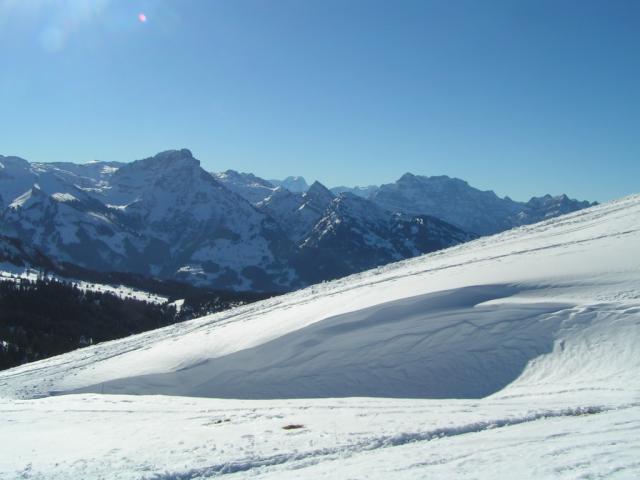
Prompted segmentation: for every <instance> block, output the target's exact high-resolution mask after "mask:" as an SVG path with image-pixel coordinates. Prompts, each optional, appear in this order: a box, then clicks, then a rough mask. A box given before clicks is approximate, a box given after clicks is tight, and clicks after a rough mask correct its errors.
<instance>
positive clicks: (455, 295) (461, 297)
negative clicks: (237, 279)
mask: <svg viewBox="0 0 640 480" xmlns="http://www.w3.org/2000/svg"><path fill="white" fill-rule="evenodd" d="M639 342H640V196H632V197H627V198H625V199H622V200H620V201H617V202H611V203H608V204H605V205H601V206H597V207H593V208H590V209H587V210H583V211H580V212H576V213H573V214H569V215H566V216H563V217H559V218H557V219H554V220H550V221H546V222H543V223H539V224H536V225H532V226H527V227H521V228H518V229H515V230H511V231H508V232H505V233H503V234H500V235H497V236H493V237H485V238H481V239H479V240H476V241H473V242H470V243H467V244H463V245H460V246H457V247H453V248H450V249H448V250H444V251H440V252H437V253H433V254H429V255H425V256H422V257H419V258H415V259H412V260H407V261H404V262H400V263H397V264H393V265H389V266H387V267H384V268H380V269H377V270H374V271H369V272H365V273H363V274H359V275H354V276H351V277H347V278H345V279H341V280H338V281H335V282H331V283H328V284H322V285H318V286H314V287H310V288H308V289H305V290H302V291H299V292H296V293H293V294H289V295H286V296H282V297H278V298H274V299H271V300H267V301H264V302H260V303H256V304H252V305H249V306H246V307H241V308H239V309H235V310H233V311H230V312H224V313H221V314H217V315H212V316H209V317H204V318H201V319H198V320H193V321H190V322H186V323H183V324H179V325H175V326H171V327H167V328H164V329H161V330H157V331H154V332H149V333H146V334H142V335H137V336H134V337H129V338H127V339H123V340H119V341H114V342H109V343H105V344H101V345H96V346H94V347H90V348H86V349H83V350H79V351H76V352H72V353H70V354H66V355H63V356H60V357H56V358H52V359H48V360H44V361H41V362H36V363H34V364H29V365H24V366H21V367H18V368H15V369H12V370H9V371H6V372H2V373H0V397H4V400H2V401H1V402H0V410H1V411H2V414H1V415H0V418H1V420H0V427H1V428H2V429H3V432H7V435H9V437H10V438H12V445H11V447H10V453H11V454H10V455H6V456H0V472H7V476H9V477H11V476H18V475H24V476H27V477H28V475H33V476H37V475H38V474H42V475H44V476H46V477H47V478H65V477H69V476H85V477H87V476H99V475H101V474H102V475H105V474H106V473H105V472H109V475H108V476H109V477H111V478H140V477H147V478H165V479H175V478H208V477H213V476H220V475H229V476H231V477H232V478H244V477H246V476H249V475H251V476H256V477H257V478H271V477H273V478H329V477H331V478H425V477H428V478H451V477H457V478H496V477H511V478H514V477H515V478H523V477H524V478H576V477H579V476H580V477H583V478H596V477H598V476H601V477H607V478H636V477H638V475H640V462H638V458H640V440H639V439H640V351H639V349H638V348H637V345H638V344H639ZM62 393H80V394H79V395H71V396H56V397H52V398H41V399H37V400H18V399H33V398H37V397H42V396H49V395H53V394H55V395H60V394H62ZM101 393H119V394H165V395H181V396H185V397H193V396H200V397H218V398H228V399H237V398H242V399H245V400H242V401H240V400H220V399H212V398H200V399H195V398H177V397H171V396H170V397H146V396H145V397H131V396H111V395H100V394H101ZM363 396H373V397H396V399H389V398H357V397H363ZM309 397H322V398H318V399H315V400H309V399H307V400H305V399H304V398H309ZM326 397H332V398H331V399H327V398H326ZM354 397H355V398H354ZM278 398H281V399H282V398H285V399H288V400H276V399H278ZM52 412H55V415H51V413H52ZM89 422H90V423H89ZM88 425H91V427H89V426H88ZM94 425H95V427H94ZM287 425H294V426H295V425H299V426H300V428H293V429H284V428H283V427H285V426H287ZM56 436H58V437H59V436H65V438H71V439H72V440H71V441H72V442H73V445H75V448H67V447H66V446H65V448H63V447H62V446H58V445H52V443H54V444H55V442H52V439H53V438H56ZM123 439H124V440H123ZM34 452H35V453H34Z"/></svg>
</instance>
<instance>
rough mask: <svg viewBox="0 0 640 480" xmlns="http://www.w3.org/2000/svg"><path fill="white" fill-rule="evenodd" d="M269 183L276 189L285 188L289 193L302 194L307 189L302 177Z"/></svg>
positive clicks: (270, 181) (307, 186)
mask: <svg viewBox="0 0 640 480" xmlns="http://www.w3.org/2000/svg"><path fill="white" fill-rule="evenodd" d="M269 183H271V184H272V185H275V186H276V187H282V188H286V189H287V190H289V191H290V192H294V193H304V192H306V191H307V190H308V189H309V185H308V184H307V181H306V180H305V179H304V177H293V176H292V177H287V178H285V179H284V180H269Z"/></svg>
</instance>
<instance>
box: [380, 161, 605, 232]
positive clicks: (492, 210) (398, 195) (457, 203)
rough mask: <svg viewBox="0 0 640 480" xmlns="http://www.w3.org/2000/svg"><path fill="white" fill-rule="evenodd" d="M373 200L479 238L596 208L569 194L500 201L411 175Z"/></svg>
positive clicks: (457, 184)
mask: <svg viewBox="0 0 640 480" xmlns="http://www.w3.org/2000/svg"><path fill="white" fill-rule="evenodd" d="M370 199H371V200H373V201H374V202H376V203H377V204H378V205H380V206H382V207H383V208H386V209H387V210H390V211H394V212H403V213H407V214H411V215H431V216H434V217H437V218H439V219H441V220H444V221H445V222H448V223H451V224H453V225H455V226H457V227H459V228H461V229H463V230H465V231H467V232H473V233H476V234H478V235H490V234H493V233H497V232H501V231H504V230H508V229H510V228H513V227H515V226H520V225H525V224H529V223H534V222H537V221H540V220H543V219H546V218H551V217H553V216H557V215H561V214H564V213H569V212H573V211H576V210H580V209H582V208H586V207H589V206H591V205H593V204H591V203H590V202H581V201H578V200H571V199H569V198H567V197H566V196H565V195H561V196H558V197H551V196H550V195H546V196H544V197H541V198H536V197H534V198H532V199H531V200H529V201H528V202H526V203H522V202H516V201H513V200H511V199H510V198H509V197H505V198H500V197H498V196H497V195H496V194H495V193H494V192H492V191H481V190H478V189H476V188H474V187H472V186H470V185H469V184H468V183H467V182H465V181H464V180H460V179H458V178H451V177H447V176H446V175H443V176H434V177H424V176H419V175H413V174H411V173H406V174H404V175H403V176H402V177H400V179H399V180H398V181H396V182H394V183H389V184H385V185H381V186H380V187H379V188H378V189H377V190H375V191H374V192H373V193H372V195H371V197H370Z"/></svg>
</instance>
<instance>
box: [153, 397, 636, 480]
mask: <svg viewBox="0 0 640 480" xmlns="http://www.w3.org/2000/svg"><path fill="white" fill-rule="evenodd" d="M634 405H635V404H629V405H624V406H620V407H605V406H585V407H576V408H565V409H562V410H555V411H554V410H543V411H539V412H532V413H529V414H526V415H523V416H521V417H515V418H504V419H497V420H489V421H480V422H474V423H469V424H467V425H460V426H454V427H441V428H437V429H435V430H429V431H426V432H406V433H399V434H395V435H385V436H381V437H378V438H372V439H367V440H364V441H361V442H357V443H354V444H352V445H343V446H337V447H331V448H321V449H316V450H311V451H307V452H301V453H295V454H279V455H273V456H270V457H262V458H260V457H257V458H255V457H254V458H247V459H246V460H239V461H234V462H228V463H220V464H215V465H211V466H209V467H202V468H196V469H191V470H187V471H184V472H164V473H156V474H154V475H153V476H151V477H146V478H147V479H148V480H195V479H197V478H206V477H218V476H222V475H229V474H233V473H239V472H246V471H249V470H253V469H256V468H263V467H273V466H276V465H282V464H285V463H289V462H300V461H303V460H307V462H305V465H313V464H316V463H319V462H320V461H321V460H320V458H318V457H328V456H340V458H345V457H347V456H352V455H355V454H358V453H362V452H367V451H370V450H377V449H379V448H387V447H398V446H402V445H407V444H410V443H417V442H425V441H427V442H428V441H431V440H436V439H439V438H447V437H454V436H457V435H464V434H468V433H480V432H483V431H486V430H493V429H496V428H504V427H511V426H514V425H520V424H523V423H528V422H533V421H537V420H544V419H548V418H557V417H577V416H583V415H595V414H598V413H604V412H608V411H612V410H621V409H626V408H630V407H633V406H634Z"/></svg>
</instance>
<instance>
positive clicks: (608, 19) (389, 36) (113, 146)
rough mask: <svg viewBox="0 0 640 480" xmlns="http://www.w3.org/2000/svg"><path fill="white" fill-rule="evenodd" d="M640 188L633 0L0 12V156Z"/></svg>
mask: <svg viewBox="0 0 640 480" xmlns="http://www.w3.org/2000/svg"><path fill="white" fill-rule="evenodd" d="M181 147H186V148H189V149H191V150H192V151H193V152H194V155H195V156H196V157H197V158H199V159H200V160H201V161H202V164H203V166H204V167H205V168H207V169H209V170H216V171H218V170H224V169H227V168H233V169H236V170H240V171H249V172H253V173H255V174H257V175H260V176H263V177H266V178H279V177H284V176H287V175H304V176H305V177H306V178H307V180H313V179H318V180H320V181H322V182H323V183H325V184H327V185H328V186H336V185H345V184H346V185H353V184H361V185H364V184H378V183H386V182H390V181H393V180H395V179H397V178H398V177H399V176H400V175H402V174H403V173H404V172H407V171H410V172H413V173H416V174H423V175H439V174H447V175H450V176H457V177H460V178H463V179H465V180H467V181H469V183H471V184H472V185H474V186H477V187H479V188H482V189H493V190H495V191H496V192H497V193H498V194H500V195H510V196H511V197H512V198H515V199H528V197H530V196H532V195H539V194H543V193H547V192H548V193H554V194H556V193H560V192H566V193H568V194H570V195H571V196H575V197H580V198H586V199H590V200H600V201H603V200H608V199H611V198H615V197H619V196H622V195H625V194H628V193H633V192H638V191H640V1H636V0H629V1H624V0H602V1H583V0H574V1H565V0H533V1H525V0H518V1H514V0H504V1H490V0H482V1H480V0H472V1H471V0H470V1H462V0H461V1H457V0H439V1H430V0H415V1H412V0H392V1H391V0H381V1H378V0H362V1H361V0H173V1H169V0H166V1H161V0H155V1H154V0H0V153H2V154H5V155H19V156H22V157H24V158H27V159H28V160H31V161H62V160H65V161H74V162H86V161H89V160H93V159H99V160H118V161H129V160H134V159H138V158H143V157H147V156H150V155H152V154H154V153H156V152H158V151H161V150H166V149H169V148H181Z"/></svg>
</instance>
